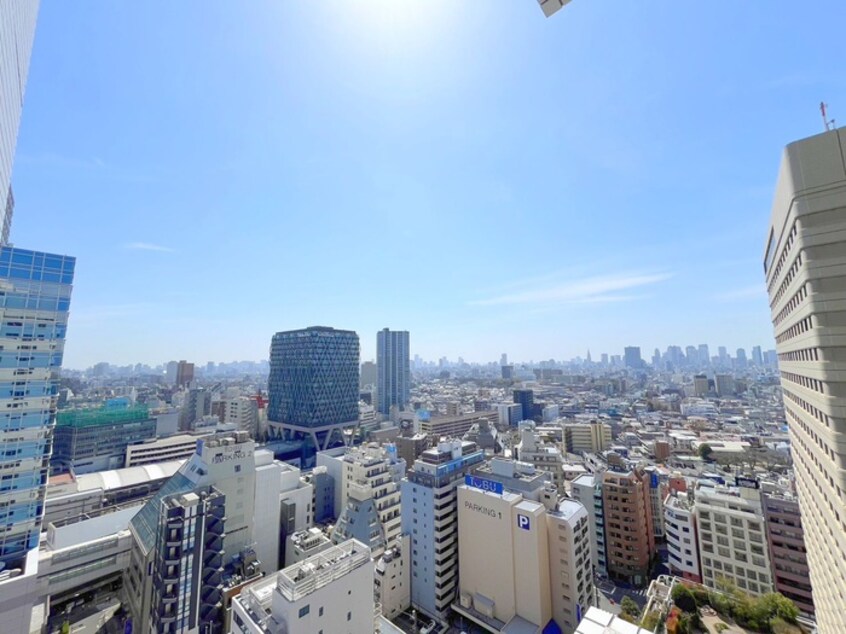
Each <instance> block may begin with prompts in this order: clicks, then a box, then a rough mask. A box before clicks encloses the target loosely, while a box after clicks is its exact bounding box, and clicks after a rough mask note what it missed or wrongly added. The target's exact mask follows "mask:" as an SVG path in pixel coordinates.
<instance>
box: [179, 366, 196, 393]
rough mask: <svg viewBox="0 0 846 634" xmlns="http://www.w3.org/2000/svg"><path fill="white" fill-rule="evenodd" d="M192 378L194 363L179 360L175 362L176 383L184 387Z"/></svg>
mask: <svg viewBox="0 0 846 634" xmlns="http://www.w3.org/2000/svg"><path fill="white" fill-rule="evenodd" d="M193 380H194V364H193V363H188V362H187V361H180V362H179V363H177V364H176V385H177V386H178V387H186V386H189V385H190V384H191V382H192V381H193Z"/></svg>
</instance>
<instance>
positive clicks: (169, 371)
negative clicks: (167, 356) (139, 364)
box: [165, 361, 179, 385]
mask: <svg viewBox="0 0 846 634" xmlns="http://www.w3.org/2000/svg"><path fill="white" fill-rule="evenodd" d="M178 370H179V363H177V362H176V361H168V363H167V365H166V366H165V383H166V384H167V385H176V373H177V371H178Z"/></svg>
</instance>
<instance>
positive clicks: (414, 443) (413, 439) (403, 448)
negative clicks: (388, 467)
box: [394, 434, 431, 467]
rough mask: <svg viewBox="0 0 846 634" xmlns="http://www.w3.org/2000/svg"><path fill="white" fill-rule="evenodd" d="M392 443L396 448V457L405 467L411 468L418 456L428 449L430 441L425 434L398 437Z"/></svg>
mask: <svg viewBox="0 0 846 634" xmlns="http://www.w3.org/2000/svg"><path fill="white" fill-rule="evenodd" d="M394 443H395V444H396V446H397V456H398V457H399V458H400V459H401V460H404V461H405V464H406V466H407V467H411V465H413V464H414V461H415V460H417V458H418V457H419V456H420V454H421V453H423V452H424V451H425V450H426V449H428V448H429V447H430V445H431V440H430V438H429V436H427V435H426V434H414V435H412V436H399V437H397V438H396V439H395V440H394Z"/></svg>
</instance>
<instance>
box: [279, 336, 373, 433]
mask: <svg viewBox="0 0 846 634" xmlns="http://www.w3.org/2000/svg"><path fill="white" fill-rule="evenodd" d="M358 355H359V344H358V335H357V334H355V333H354V332H353V331H351V330H335V329H334V328H326V327H323V326H312V327H311V328H305V329H303V330H289V331H287V332H277V333H276V334H275V335H273V340H272V342H271V345H270V378H269V380H268V400H269V402H268V409H267V418H268V432H269V433H270V434H271V435H272V436H273V437H276V438H285V439H294V440H300V439H303V438H306V439H310V440H311V442H312V443H313V447H314V448H321V449H326V448H327V447H329V445H330V444H331V443H332V439H333V436H337V437H338V439H339V440H341V441H343V440H344V435H343V430H344V429H345V428H352V427H355V426H356V425H357V424H358V359H359V356H358Z"/></svg>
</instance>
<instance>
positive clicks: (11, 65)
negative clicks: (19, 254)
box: [0, 0, 38, 244]
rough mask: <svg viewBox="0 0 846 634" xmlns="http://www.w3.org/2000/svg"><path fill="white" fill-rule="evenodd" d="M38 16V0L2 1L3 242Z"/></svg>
mask: <svg viewBox="0 0 846 634" xmlns="http://www.w3.org/2000/svg"><path fill="white" fill-rule="evenodd" d="M37 18H38V0H7V1H5V2H3V3H2V4H0V214H2V216H0V244H7V243H8V242H9V230H10V228H11V223H12V212H13V210H14V206H15V198H14V196H13V195H12V163H13V161H14V158H15V145H17V140H18V127H19V126H20V122H21V109H22V106H23V101H24V92H25V91H26V79H27V76H28V74H29V58H30V54H31V53H32V42H33V39H34V38H35V23H36V20H37Z"/></svg>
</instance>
